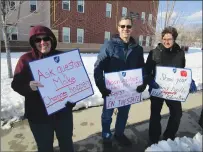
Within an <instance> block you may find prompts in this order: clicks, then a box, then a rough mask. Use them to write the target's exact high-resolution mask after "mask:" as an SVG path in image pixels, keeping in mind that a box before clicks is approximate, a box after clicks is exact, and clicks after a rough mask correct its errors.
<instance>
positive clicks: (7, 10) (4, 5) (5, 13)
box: [1, 0, 13, 78]
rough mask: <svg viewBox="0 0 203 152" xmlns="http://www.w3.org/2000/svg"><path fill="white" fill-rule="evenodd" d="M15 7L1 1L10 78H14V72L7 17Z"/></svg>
mask: <svg viewBox="0 0 203 152" xmlns="http://www.w3.org/2000/svg"><path fill="white" fill-rule="evenodd" d="M12 7H13V6H11V1H7V0H2V1H1V20H2V22H1V23H2V26H1V27H2V32H3V38H4V44H5V49H6V58H7V65H8V77H9V78H12V77H13V72H12V64H11V54H10V45H9V39H8V37H9V35H8V32H7V30H8V25H7V16H8V15H9V14H10V12H11V9H13V8H12Z"/></svg>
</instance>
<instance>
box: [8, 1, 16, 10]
mask: <svg viewBox="0 0 203 152" xmlns="http://www.w3.org/2000/svg"><path fill="white" fill-rule="evenodd" d="M11 3H14V7H11ZM9 7H10V10H15V9H16V2H15V1H9Z"/></svg>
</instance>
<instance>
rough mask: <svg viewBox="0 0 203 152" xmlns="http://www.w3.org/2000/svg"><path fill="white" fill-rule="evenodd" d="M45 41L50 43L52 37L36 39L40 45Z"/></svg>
mask: <svg viewBox="0 0 203 152" xmlns="http://www.w3.org/2000/svg"><path fill="white" fill-rule="evenodd" d="M42 40H43V41H45V42H47V41H50V40H51V39H50V37H48V36H47V37H43V38H36V39H35V43H39V42H41V41H42Z"/></svg>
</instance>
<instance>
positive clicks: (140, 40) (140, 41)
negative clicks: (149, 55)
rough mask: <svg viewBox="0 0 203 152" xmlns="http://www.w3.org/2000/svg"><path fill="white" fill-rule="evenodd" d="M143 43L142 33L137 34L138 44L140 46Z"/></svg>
mask: <svg viewBox="0 0 203 152" xmlns="http://www.w3.org/2000/svg"><path fill="white" fill-rule="evenodd" d="M142 43H143V35H140V36H139V45H140V46H142Z"/></svg>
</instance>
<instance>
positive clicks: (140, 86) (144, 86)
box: [136, 84, 146, 93]
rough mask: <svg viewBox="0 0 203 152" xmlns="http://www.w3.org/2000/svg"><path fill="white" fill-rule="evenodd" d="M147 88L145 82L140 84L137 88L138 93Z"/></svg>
mask: <svg viewBox="0 0 203 152" xmlns="http://www.w3.org/2000/svg"><path fill="white" fill-rule="evenodd" d="M145 89H146V85H145V84H141V85H139V86H138V87H137V88H136V91H137V92H138V93H141V92H143V91H144V90H145Z"/></svg>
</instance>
